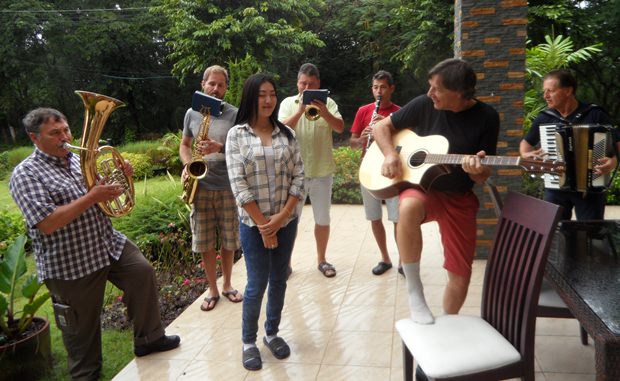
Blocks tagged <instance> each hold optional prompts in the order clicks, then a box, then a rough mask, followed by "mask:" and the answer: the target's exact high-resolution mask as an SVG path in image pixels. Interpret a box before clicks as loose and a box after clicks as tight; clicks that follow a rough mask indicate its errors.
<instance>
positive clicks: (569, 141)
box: [540, 124, 614, 192]
mask: <svg viewBox="0 0 620 381" xmlns="http://www.w3.org/2000/svg"><path fill="white" fill-rule="evenodd" d="M611 131H612V129H611V126H607V125H602V124H541V125H540V146H541V148H542V149H543V150H545V151H546V152H547V153H548V159H550V160H562V161H564V162H565V166H566V172H565V173H564V174H563V175H561V176H557V175H551V174H545V175H544V182H545V188H548V189H562V190H573V191H578V192H603V191H605V189H607V188H608V187H609V182H610V181H611V174H610V173H609V174H605V175H598V174H596V173H594V166H595V165H596V164H597V162H598V160H599V159H601V158H603V157H605V156H612V155H613V152H614V147H613V144H614V141H613V135H612V132H611Z"/></svg>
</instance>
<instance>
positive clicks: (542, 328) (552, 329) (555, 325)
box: [536, 318, 592, 342]
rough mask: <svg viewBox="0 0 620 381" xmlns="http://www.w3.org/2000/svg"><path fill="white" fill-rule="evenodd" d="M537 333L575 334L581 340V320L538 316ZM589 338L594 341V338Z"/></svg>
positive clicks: (552, 334)
mask: <svg viewBox="0 0 620 381" xmlns="http://www.w3.org/2000/svg"><path fill="white" fill-rule="evenodd" d="M536 335H539V336H575V337H577V340H580V342H581V339H580V338H579V337H580V335H581V333H580V331H579V322H578V321H577V320H576V319H552V318H538V319H536ZM589 340H590V342H592V339H589Z"/></svg>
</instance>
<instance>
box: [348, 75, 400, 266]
mask: <svg viewBox="0 0 620 381" xmlns="http://www.w3.org/2000/svg"><path fill="white" fill-rule="evenodd" d="M395 88H396V86H395V85H394V79H393V78H392V74H390V73H389V72H387V71H385V70H379V71H378V72H377V73H375V75H373V77H372V87H371V90H372V95H373V97H374V98H375V102H373V103H369V104H367V105H364V106H361V107H360V108H359V109H358V110H357V114H355V120H354V121H353V125H352V126H351V139H350V140H349V143H350V144H351V147H352V148H358V149H362V155H363V154H364V153H366V148H367V147H368V146H369V145H370V143H371V141H372V134H371V131H372V126H373V125H374V124H375V123H377V122H378V121H380V120H381V119H383V118H385V117H387V116H390V115H391V114H392V113H393V112H394V111H396V110H398V109H399V108H400V106H398V105H396V104H394V103H392V93H394V89H395ZM361 191H362V201H363V202H364V212H365V213H366V219H367V220H368V221H370V226H371V228H372V234H373V235H374V237H375V241H376V242H377V246H379V250H380V251H381V261H380V262H379V263H378V264H377V266H375V267H373V269H372V273H373V274H375V275H381V274H383V273H384V272H386V271H387V270H389V269H391V268H392V260H391V259H390V255H389V254H388V250H387V244H386V235H385V228H384V227H383V221H382V211H381V200H377V199H376V198H374V197H373V196H372V195H371V194H370V192H368V190H367V189H366V188H364V186H363V185H362V186H361ZM385 205H386V206H387V212H388V220H390V221H392V222H393V223H394V236H395V237H396V223H397V222H398V196H394V197H392V198H389V199H387V200H385ZM398 271H399V272H400V273H401V274H402V273H403V272H402V271H403V270H402V268H401V267H400V266H399V268H398Z"/></svg>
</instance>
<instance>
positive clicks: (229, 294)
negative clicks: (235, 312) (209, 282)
mask: <svg viewBox="0 0 620 381" xmlns="http://www.w3.org/2000/svg"><path fill="white" fill-rule="evenodd" d="M237 294H239V291H237V290H229V291H222V295H224V297H226V299H228V300H230V301H231V302H233V303H239V302H242V301H243V295H242V296H241V298H240V299H235V298H234V297H235V296H237Z"/></svg>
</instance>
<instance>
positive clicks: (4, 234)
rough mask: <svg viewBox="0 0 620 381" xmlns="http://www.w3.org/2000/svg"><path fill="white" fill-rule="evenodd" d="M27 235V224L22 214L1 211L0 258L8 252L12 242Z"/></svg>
mask: <svg viewBox="0 0 620 381" xmlns="http://www.w3.org/2000/svg"><path fill="white" fill-rule="evenodd" d="M22 234H26V223H25V222H24V219H23V218H22V215H21V214H20V213H15V212H9V211H8V210H0V257H1V256H2V254H4V252H5V251H6V248H7V247H8V245H9V243H10V242H14V241H15V239H16V238H17V237H18V236H20V235H22Z"/></svg>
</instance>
